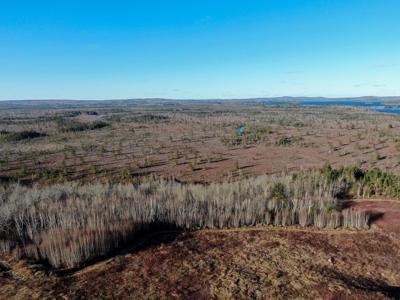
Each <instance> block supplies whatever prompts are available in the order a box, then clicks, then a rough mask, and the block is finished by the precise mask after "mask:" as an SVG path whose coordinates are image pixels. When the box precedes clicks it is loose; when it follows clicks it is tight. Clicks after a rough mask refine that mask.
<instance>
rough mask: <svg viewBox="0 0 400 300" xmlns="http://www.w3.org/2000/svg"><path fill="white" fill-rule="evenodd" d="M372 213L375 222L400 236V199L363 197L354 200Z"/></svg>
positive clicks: (354, 204)
mask: <svg viewBox="0 0 400 300" xmlns="http://www.w3.org/2000/svg"><path fill="white" fill-rule="evenodd" d="M352 206H353V207H357V208H361V209H363V210H366V211H368V212H369V213H370V214H371V215H372V219H373V222H374V223H375V224H377V225H378V226H380V227H382V228H383V229H385V231H387V232H389V233H391V234H396V235H398V236H399V237H400V201H398V200H387V199H373V200H368V199H363V200H357V201H353V202H352Z"/></svg>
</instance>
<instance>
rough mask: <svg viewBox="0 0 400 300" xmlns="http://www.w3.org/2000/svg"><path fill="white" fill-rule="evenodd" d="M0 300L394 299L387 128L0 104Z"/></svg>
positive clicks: (281, 113)
mask: <svg viewBox="0 0 400 300" xmlns="http://www.w3.org/2000/svg"><path fill="white" fill-rule="evenodd" d="M0 108H1V110H0V183H1V184H0V298H7V299H9V298H15V299H21V298H23V299H32V298H36V299H42V298H67V299H76V298H92V299H99V298H106V299H109V298H117V299H125V298H126V299H132V297H134V298H136V299H145V298H146V299H171V298H177V299H180V298H185V299H232V298H235V299H270V298H280V299H288V298H323V299H342V298H348V297H350V298H352V299H353V298H354V299H390V298H398V297H400V272H399V268H400V267H399V266H400V236H399V234H400V221H399V220H400V200H398V199H399V198H400V131H399V129H400V118H399V117H398V116H397V115H392V114H385V113H380V112H376V111H372V110H370V109H369V108H368V107H362V106H356V105H355V106H346V107H345V106H341V105H301V104H296V103H290V102H288V103H283V104H282V103H280V104H277V103H275V104H274V103H262V102H257V101H249V102H240V101H214V102H212V101H180V102H179V101H166V100H152V101H146V100H140V101H139V100H136V101H133V100H132V101H130V100H127V101H104V102H101V101H100V102H99V101H97V102H96V101H86V102H85V101H83V102H80V101H64V102H62V103H59V102H57V101H53V102H38V103H35V105H34V106H32V103H31V102H30V101H26V102H24V101H21V102H4V103H0Z"/></svg>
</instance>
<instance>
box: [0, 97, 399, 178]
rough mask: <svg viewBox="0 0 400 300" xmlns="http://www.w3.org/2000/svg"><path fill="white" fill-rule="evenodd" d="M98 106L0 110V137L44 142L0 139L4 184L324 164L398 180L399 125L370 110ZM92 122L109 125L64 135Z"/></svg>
mask: <svg viewBox="0 0 400 300" xmlns="http://www.w3.org/2000/svg"><path fill="white" fill-rule="evenodd" d="M96 103H97V104H96V105H94V106H93V107H92V106H89V107H86V106H79V105H77V107H73V108H65V107H61V108H52V109H49V108H42V109H33V110H32V109H29V110H28V109H24V108H10V109H4V110H2V111H1V112H0V130H1V131H2V132H21V131H24V130H25V131H26V130H33V131H35V132H38V133H41V134H45V135H46V136H43V137H38V138H32V139H22V140H19V141H14V140H10V141H9V140H7V139H3V140H2V142H1V144H0V176H1V178H3V179H4V180H13V179H18V180H21V181H22V182H32V181H34V182H36V181H40V182H46V181H47V182H54V181H66V180H84V181H87V180H92V179H102V178H103V179H110V178H118V179H121V178H125V177H126V178H132V177H142V176H147V175H149V174H152V175H154V176H161V177H166V178H170V177H174V178H176V179H177V180H179V181H183V182H213V181H223V180H227V179H235V178H239V177H241V176H249V175H262V174H272V173H281V172H283V171H288V172H292V171H296V170H300V169H307V168H311V167H319V166H322V165H323V164H324V163H326V162H329V163H331V164H332V165H333V166H341V165H350V164H352V165H355V164H359V165H361V166H362V167H363V168H374V167H378V168H380V169H382V170H386V171H392V172H394V173H400V164H399V163H400V155H399V154H398V152H399V150H398V149H399V147H400V144H399V142H400V133H399V128H400V119H399V118H398V117H397V116H393V115H389V114H382V113H376V112H371V111H369V110H368V109H367V108H360V107H358V108H357V107H341V106H336V107H335V106H299V105H261V104H254V103H249V104H245V105H244V104H237V103H232V102H227V103H225V102H223V103H213V104H205V103H202V102H200V103H199V104H197V103H196V102H195V103H191V102H190V103H164V102H160V103H158V104H149V103H147V102H145V103H144V104H140V105H139V104H129V105H128V104H125V105H122V104H120V105H115V106H106V105H104V106H102V105H101V104H98V102H96ZM88 111H89V112H92V113H96V115H93V114H88V113H87V112H88ZM61 121H62V122H64V123H63V124H66V127H67V130H63V128H62V126H60V124H59V123H60V122H61ZM96 121H97V122H99V121H101V122H105V124H106V125H107V126H105V127H103V128H99V129H94V130H87V129H84V130H82V131H71V130H70V131H68V126H69V125H70V124H75V125H76V123H78V124H93V122H96ZM240 124H243V125H245V128H246V132H245V134H244V135H243V136H241V137H239V139H238V138H237V136H235V128H236V127H237V126H239V125H240ZM1 136H2V135H0V137H1ZM3 136H4V134H3Z"/></svg>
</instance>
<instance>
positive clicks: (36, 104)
mask: <svg viewBox="0 0 400 300" xmlns="http://www.w3.org/2000/svg"><path fill="white" fill-rule="evenodd" d="M303 101H363V102H374V101H380V102H400V96H383V97H379V96H363V97H343V98H340V97H339V98H329V97H293V96H282V97H259V98H242V99H240V98H239V99H235V98H233V99H218V98H216V99H167V98H132V99H105V100H90V99H88V100H74V99H26V100H2V101H0V108H3V109H4V108H43V107H48V108H57V107H65V108H68V107H70V108H74V107H85V106H93V105H98V106H110V105H122V106H123V105H146V104H147V105H150V104H153V105H154V104H160V105H165V104H177V103H180V104H185V103H199V104H200V103H203V104H206V103H209V104H218V103H227V102H232V103H265V102H271V103H274V102H276V103H282V102H287V103H297V102H303Z"/></svg>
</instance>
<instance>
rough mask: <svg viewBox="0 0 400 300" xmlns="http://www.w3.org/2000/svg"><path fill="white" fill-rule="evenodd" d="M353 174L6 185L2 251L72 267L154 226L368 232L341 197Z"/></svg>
mask: <svg viewBox="0 0 400 300" xmlns="http://www.w3.org/2000/svg"><path fill="white" fill-rule="evenodd" d="M338 172H339V171H338ZM346 176H347V175H345V174H344V173H342V174H339V175H338V174H336V173H335V170H332V169H328V168H325V169H323V170H322V171H321V170H320V171H309V172H302V173H298V174H294V175H285V176H261V177H255V178H250V179H244V180H240V181H236V182H225V183H213V184H210V185H200V184H180V183H177V182H174V181H165V180H153V181H149V182H145V183H141V184H137V185H134V184H127V183H125V184H106V183H92V184H84V185H82V184H78V183H77V182H67V183H63V184H54V185H51V186H33V187H26V186H22V185H19V184H11V185H8V186H3V187H0V253H2V254H10V253H14V254H16V255H19V256H23V257H28V258H31V259H34V260H36V261H46V262H48V263H49V264H50V265H51V266H53V267H56V268H59V267H67V268H71V267H75V266H79V265H80V264H82V263H84V262H86V261H88V260H90V259H94V258H96V257H99V256H102V255H105V254H107V253H109V252H110V251H112V250H114V249H116V248H118V247H120V246H121V245H123V244H125V243H126V242H128V241H132V240H134V239H138V238H140V236H141V234H143V233H144V232H146V231H149V230H152V229H153V228H154V227H155V226H156V227H160V226H161V227H163V226H171V227H174V228H180V229H182V230H195V229H201V228H236V227H241V226H254V225H257V224H268V225H275V226H287V225H294V224H299V225H300V226H316V227H320V228H337V227H341V226H344V227H351V228H367V227H368V225H369V224H368V222H369V216H368V214H366V213H365V212H363V211H359V210H353V209H343V206H342V204H343V203H342V200H340V197H339V196H340V195H344V194H346V193H347V192H348V191H349V189H350V188H351V185H350V184H349V181H348V180H347V179H346Z"/></svg>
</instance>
